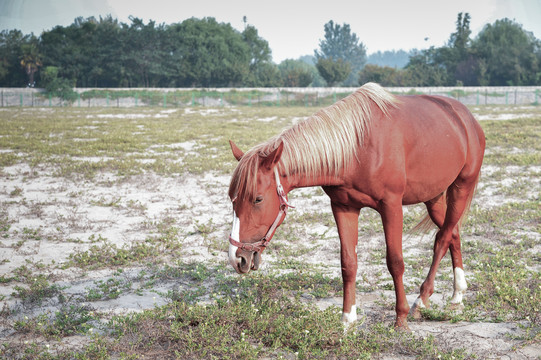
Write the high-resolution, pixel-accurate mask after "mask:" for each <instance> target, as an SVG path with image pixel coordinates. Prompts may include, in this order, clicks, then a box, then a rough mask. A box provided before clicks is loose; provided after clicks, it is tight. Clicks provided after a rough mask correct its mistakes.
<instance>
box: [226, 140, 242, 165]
mask: <svg viewBox="0 0 541 360" xmlns="http://www.w3.org/2000/svg"><path fill="white" fill-rule="evenodd" d="M229 145H230V146H231V150H232V151H233V156H234V157H235V159H237V161H240V159H242V157H243V156H244V153H243V152H242V150H241V149H239V148H238V146H237V145H235V143H234V142H233V141H231V140H229Z"/></svg>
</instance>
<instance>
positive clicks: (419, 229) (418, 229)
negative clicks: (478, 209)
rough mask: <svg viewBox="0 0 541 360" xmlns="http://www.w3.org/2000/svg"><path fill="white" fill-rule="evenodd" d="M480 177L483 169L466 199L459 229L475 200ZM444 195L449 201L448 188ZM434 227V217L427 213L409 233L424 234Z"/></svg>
mask: <svg viewBox="0 0 541 360" xmlns="http://www.w3.org/2000/svg"><path fill="white" fill-rule="evenodd" d="M480 177H481V171H479V174H477V179H475V186H474V188H473V191H472V192H470V194H469V195H468V200H467V201H466V208H465V210H464V213H463V214H462V217H461V218H460V221H459V223H458V228H459V229H460V228H461V227H462V224H463V223H464V221H465V220H466V218H467V217H468V213H469V212H470V206H471V202H472V200H473V195H474V194H475V193H476V191H477V184H478V183H479V178H480ZM442 196H444V197H445V202H446V203H447V190H445V191H444V192H443V194H442ZM433 228H434V223H433V222H432V219H431V218H430V215H429V214H428V213H427V214H426V215H425V216H424V217H423V218H422V219H421V221H420V222H419V223H418V224H417V225H415V226H414V227H413V228H412V229H411V230H410V231H409V233H411V234H418V233H422V234H424V233H427V232H429V231H430V230H431V229H433Z"/></svg>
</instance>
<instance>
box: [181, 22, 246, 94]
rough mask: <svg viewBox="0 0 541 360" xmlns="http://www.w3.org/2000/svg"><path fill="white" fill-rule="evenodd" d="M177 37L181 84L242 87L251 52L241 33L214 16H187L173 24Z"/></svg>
mask: <svg viewBox="0 0 541 360" xmlns="http://www.w3.org/2000/svg"><path fill="white" fill-rule="evenodd" d="M171 31H172V32H173V33H174V34H175V35H174V36H175V38H176V42H175V44H176V51H175V53H174V58H175V63H176V76H177V77H178V85H180V86H203V87H209V86H242V85H243V84H244V81H245V80H246V79H247V77H248V75H249V72H250V63H251V60H252V52H251V49H250V46H249V45H248V43H247V42H246V41H245V40H244V39H243V36H242V34H241V33H239V32H238V31H237V30H235V29H233V27H232V26H231V25H230V24H224V23H218V22H217V21H216V20H215V19H214V18H204V19H195V18H191V19H187V20H184V21H183V22H182V23H180V24H174V25H172V26H171Z"/></svg>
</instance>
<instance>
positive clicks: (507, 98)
mask: <svg viewBox="0 0 541 360" xmlns="http://www.w3.org/2000/svg"><path fill="white" fill-rule="evenodd" d="M505 105H509V92H508V91H506V92H505Z"/></svg>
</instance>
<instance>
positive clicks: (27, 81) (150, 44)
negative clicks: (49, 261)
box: [0, 13, 541, 93]
mask: <svg viewBox="0 0 541 360" xmlns="http://www.w3.org/2000/svg"><path fill="white" fill-rule="evenodd" d="M469 24H470V16H469V14H467V13H466V14H462V13H460V14H458V17H457V22H456V31H455V32H454V33H452V34H451V35H450V38H449V41H448V43H447V44H446V45H445V46H443V47H439V48H435V47H432V48H430V49H426V50H421V51H414V52H413V55H411V56H410V57H409V61H408V62H407V64H406V65H405V67H403V68H397V67H391V66H381V65H374V64H367V55H366V47H365V46H364V44H363V43H362V42H361V41H360V39H359V37H358V36H357V35H356V34H355V33H353V32H352V31H351V28H350V26H349V25H348V24H342V25H340V24H335V23H334V22H333V21H329V22H328V23H327V24H325V25H324V32H325V34H324V38H323V39H321V40H320V43H319V49H315V50H314V56H307V57H304V58H301V59H297V60H292V59H289V60H285V61H283V62H281V63H280V64H275V63H274V62H273V61H272V54H271V49H270V47H269V44H268V42H267V41H266V40H265V39H263V38H262V37H260V36H259V34H258V31H257V29H256V28H255V27H254V26H252V25H249V24H247V22H246V19H245V26H244V30H243V31H239V30H236V29H234V28H233V27H232V26H231V25H230V24H226V23H219V22H217V21H216V20H215V19H214V18H203V19H197V18H191V19H187V20H184V21H182V22H180V23H174V24H170V25H166V24H156V23H155V22H154V21H149V22H148V23H146V24H145V23H144V21H143V20H141V19H139V18H134V17H132V18H130V23H129V24H127V23H121V22H119V21H118V20H117V19H114V18H112V17H111V16H107V17H105V18H101V17H100V18H99V19H96V18H94V17H91V18H86V19H84V18H77V19H75V21H74V22H73V24H71V25H69V26H67V27H64V26H56V27H54V28H53V29H51V30H48V31H44V32H43V33H42V34H41V35H40V36H39V37H37V36H35V35H34V34H30V35H25V34H23V33H22V32H21V31H19V30H3V31H2V32H0V86H4V87H21V86H26V85H28V86H34V84H36V86H39V87H44V88H45V89H46V90H47V91H49V92H60V93H62V92H63V91H65V92H69V89H71V88H72V87H306V86H358V85H359V84H363V83H365V82H368V81H375V82H379V83H381V84H382V85H385V86H454V85H466V86H468V85H498V86H499V85H541V42H540V41H539V40H538V39H536V38H535V37H534V36H533V34H532V33H531V32H528V31H526V30H524V29H523V28H522V26H521V25H520V24H518V23H516V22H514V21H511V20H509V19H502V20H497V21H496V22H495V23H493V24H488V25H486V26H485V28H484V29H483V30H482V31H481V32H480V33H479V35H478V36H477V37H476V38H475V39H472V38H471V31H470V28H469Z"/></svg>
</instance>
